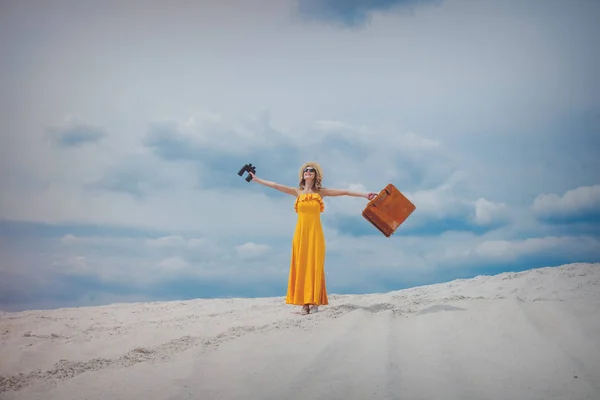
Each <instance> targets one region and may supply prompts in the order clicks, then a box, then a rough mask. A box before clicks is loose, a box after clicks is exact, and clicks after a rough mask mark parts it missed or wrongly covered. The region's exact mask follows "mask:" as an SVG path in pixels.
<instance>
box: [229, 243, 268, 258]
mask: <svg viewBox="0 0 600 400" xmlns="http://www.w3.org/2000/svg"><path fill="white" fill-rule="evenodd" d="M235 249H236V250H237V252H238V254H239V255H240V256H241V257H244V258H247V257H257V256H261V255H263V254H265V253H266V252H267V251H269V249H270V246H269V245H266V244H257V243H253V242H247V243H244V244H242V245H240V246H236V247H235Z"/></svg>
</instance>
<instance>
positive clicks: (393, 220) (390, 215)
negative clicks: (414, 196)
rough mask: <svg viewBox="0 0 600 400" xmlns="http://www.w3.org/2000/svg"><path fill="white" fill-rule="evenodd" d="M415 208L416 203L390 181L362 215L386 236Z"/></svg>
mask: <svg viewBox="0 0 600 400" xmlns="http://www.w3.org/2000/svg"><path fill="white" fill-rule="evenodd" d="M415 209H416V207H415V205H414V204H413V203H411V201H410V200H408V199H407V198H406V197H405V196H404V195H403V194H402V193H400V191H399V190H398V189H396V187H395V186H394V185H392V184H391V183H390V184H388V185H387V186H386V187H385V188H384V189H383V190H382V191H381V192H379V194H378V195H377V196H376V197H375V198H374V199H373V200H370V201H369V203H368V204H367V206H366V207H365V209H364V210H363V212H362V215H363V217H364V218H365V219H366V220H367V221H369V222H370V223H371V224H373V226H375V228H377V229H379V231H381V233H383V234H384V235H385V236H386V237H390V236H392V235H393V234H394V232H396V229H398V227H399V226H400V224H402V223H403V222H404V221H405V220H406V218H408V216H409V215H410V214H412V212H413V211H414V210H415Z"/></svg>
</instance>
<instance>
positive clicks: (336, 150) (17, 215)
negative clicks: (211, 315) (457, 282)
mask: <svg viewBox="0 0 600 400" xmlns="http://www.w3.org/2000/svg"><path fill="white" fill-rule="evenodd" d="M1 11H2V12H0V52H1V54H2V60H3V61H2V63H1V64H0V85H1V87H2V88H3V90H2V93H3V95H2V96H1V97H0V106H1V107H0V155H1V157H0V167H1V169H0V178H1V179H0V250H1V254H2V263H1V265H0V309H3V310H23V309H32V308H54V307H67V306H81V305H95V304H106V303H110V302H129V301H155V300H170V299H189V298H197V297H231V296H233V297H238V296H242V297H244V296H284V295H285V289H286V285H287V274H288V268H289V257H290V245H291V239H292V234H293V229H294V224H295V220H296V215H295V213H294V211H293V201H294V199H293V198H292V197H290V196H287V195H284V194H281V193H279V192H276V191H274V190H272V189H269V188H266V187H263V186H260V185H256V184H247V183H246V182H245V181H244V179H243V178H240V177H239V176H237V174H236V173H237V171H238V170H239V168H240V167H241V166H242V165H243V164H244V163H246V162H252V163H253V164H254V165H256V166H257V173H258V175H259V176H261V177H263V178H265V179H268V180H273V181H277V182H280V183H284V184H288V185H295V184H296V183H297V182H296V179H297V171H298V168H299V167H300V165H301V164H302V163H303V162H305V161H308V160H316V161H318V162H319V163H320V164H321V166H322V167H323V169H324V174H325V177H324V184H325V185H327V186H329V187H337V188H351V189H355V190H362V191H375V192H377V191H379V190H381V189H382V188H383V187H384V186H385V185H386V184H388V183H393V184H394V185H395V186H396V187H397V188H399V189H400V190H401V191H402V192H403V193H405V194H406V195H407V196H408V197H409V198H410V199H411V200H412V201H413V202H414V203H415V204H416V206H417V210H416V211H415V213H414V214H413V215H412V216H411V217H410V218H409V219H408V220H407V221H406V223H405V224H404V225H402V226H401V227H400V228H399V229H398V231H397V232H396V234H395V235H394V236H392V237H391V238H389V239H387V238H385V237H384V236H382V235H381V234H380V233H379V232H378V231H377V230H375V229H374V228H373V227H372V226H370V225H369V224H368V223H367V222H366V221H365V220H364V219H363V218H362V216H361V211H362V209H363V208H364V206H365V204H366V200H365V199H359V198H328V199H326V210H325V213H324V214H323V216H322V217H323V223H324V226H325V234H326V240H327V250H328V252H327V261H326V271H327V282H328V290H329V292H330V293H370V292H384V291H390V290H397V289H402V288H405V287H410V286H415V285H423V284H429V283H436V282H443V281H449V280H452V279H456V278H468V277H473V276H476V275H478V274H495V273H499V272H503V271H517V270H523V269H528V268H535V267H542V266H548V265H560V264H564V263H569V262H597V261H600V228H599V225H600V224H599V222H600V175H599V173H598V171H600V157H598V151H599V150H600V83H599V82H600V80H599V79H598V72H597V71H600V51H599V50H598V46H597V45H596V44H597V43H596V41H597V40H596V38H598V37H599V35H600V27H598V24H597V23H596V22H597V20H598V17H600V3H598V2H597V1H591V0H590V1H587V0H577V1H561V0H555V1H551V2H542V1H526V2H523V1H510V0H507V1H501V2H499V1H495V0H482V1H478V2H473V1H470V0H431V1H410V0H405V1H372V2H366V1H359V0H353V1H339V0H338V1H335V0H330V1H327V0H324V1H300V2H297V1H280V0H265V1H258V2H239V1H237V2H230V1H227V0H223V1H220V2H208V1H197V2H192V3H190V2H181V3H178V2H168V3H167V2H158V1H148V2H144V6H143V7H142V6H141V5H140V4H139V3H136V2H125V3H122V2H116V1H106V2H101V3H93V2H82V3H79V4H78V5H77V6H74V5H73V4H72V3H69V4H66V3H64V2H60V1H53V0H51V1H44V2H37V4H36V3H35V2H34V3H32V2H18V1H8V2H3V4H2V6H1Z"/></svg>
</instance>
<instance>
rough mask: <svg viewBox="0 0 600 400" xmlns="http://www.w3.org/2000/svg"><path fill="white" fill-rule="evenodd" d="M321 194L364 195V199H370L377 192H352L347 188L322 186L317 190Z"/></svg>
mask: <svg viewBox="0 0 600 400" xmlns="http://www.w3.org/2000/svg"><path fill="white" fill-rule="evenodd" d="M319 192H320V193H321V195H322V196H353V197H364V198H365V199H368V200H372V199H373V198H374V197H375V196H377V193H373V192H369V193H361V192H353V191H352V190H347V189H326V188H323V189H321V190H320V191H319Z"/></svg>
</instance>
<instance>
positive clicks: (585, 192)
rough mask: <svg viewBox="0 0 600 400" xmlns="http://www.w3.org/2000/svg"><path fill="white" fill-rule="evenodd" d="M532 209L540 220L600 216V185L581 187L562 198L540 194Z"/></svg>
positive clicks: (554, 194) (568, 192)
mask: <svg viewBox="0 0 600 400" xmlns="http://www.w3.org/2000/svg"><path fill="white" fill-rule="evenodd" d="M532 209H533V212H534V213H535V214H536V215H538V216H540V217H542V218H565V217H566V218H569V217H580V216H582V215H583V216H585V215H586V214H592V213H595V214H597V215H600V185H593V186H581V187H578V188H576V189H573V190H569V191H567V192H566V193H565V194H563V195H562V196H559V195H558V194H556V193H550V194H546V193H544V194H540V195H538V196H537V197H536V198H535V200H534V202H533V205H532Z"/></svg>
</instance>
